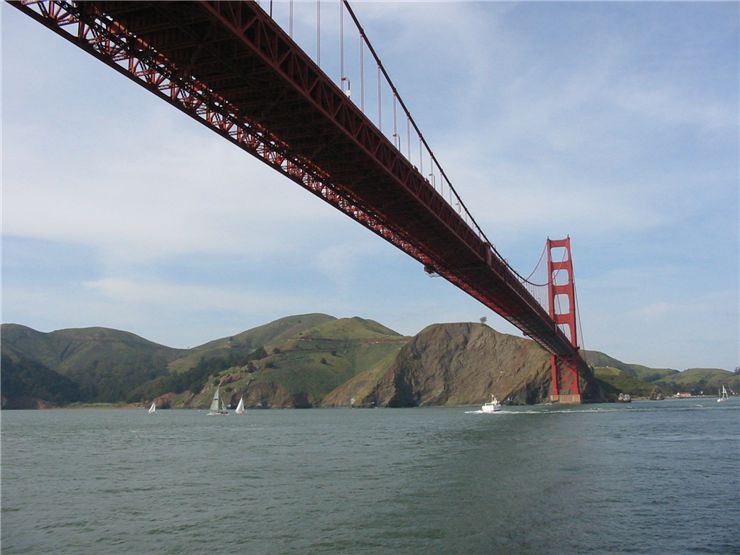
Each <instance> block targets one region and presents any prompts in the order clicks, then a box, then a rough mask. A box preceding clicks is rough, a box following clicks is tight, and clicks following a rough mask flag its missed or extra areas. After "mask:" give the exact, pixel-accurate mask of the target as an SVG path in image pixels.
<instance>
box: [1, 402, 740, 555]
mask: <svg viewBox="0 0 740 555" xmlns="http://www.w3.org/2000/svg"><path fill="white" fill-rule="evenodd" d="M699 405H703V406H699ZM470 411H471V408H468V409H465V408H429V409H405V410H404V409H395V410H393V409H374V410H361V409H360V410H342V409H336V410H329V409H327V410H304V411H301V410H283V411H280V410H266V411H249V412H248V413H247V414H246V415H245V416H243V417H237V416H235V415H233V414H232V415H229V416H227V417H207V416H205V414H204V412H202V411H158V412H157V413H156V414H155V415H147V413H146V411H145V410H114V409H109V410H92V409H90V410H47V411H15V412H3V414H2V552H3V553H8V554H10V553H75V554H76V553H95V554H99V553H177V554H180V553H223V554H226V553H270V554H272V553H312V554H313V553H351V554H354V553H424V554H435V553H444V554H447V553H466V554H467V553H506V554H512V553H521V554H528V553H531V554H544V553H569V554H570V553H650V554H655V553H666V554H669V553H670V554H680V553H722V554H727V553H739V552H740V532H738V530H739V527H738V524H740V522H739V521H738V516H737V515H738V509H740V487H739V486H740V484H739V480H738V476H739V475H740V399H737V398H735V399H732V400H730V401H728V402H726V403H721V404H717V403H716V402H715V401H714V400H711V399H709V400H700V401H697V400H693V399H692V400H686V401H683V400H681V401H673V400H671V401H663V402H636V403H632V404H631V405H600V406H598V405H591V406H583V407H578V408H572V409H570V408H563V407H537V408H531V407H526V408H525V407H522V408H511V409H507V410H505V411H503V412H502V413H497V414H493V415H490V414H475V413H471V412H470Z"/></svg>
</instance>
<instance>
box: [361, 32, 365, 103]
mask: <svg viewBox="0 0 740 555" xmlns="http://www.w3.org/2000/svg"><path fill="white" fill-rule="evenodd" d="M364 49H365V41H364V40H362V35H360V110H362V112H363V113H364V112H365V50H364Z"/></svg>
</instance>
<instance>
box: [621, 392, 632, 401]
mask: <svg viewBox="0 0 740 555" xmlns="http://www.w3.org/2000/svg"><path fill="white" fill-rule="evenodd" d="M617 402H618V403H631V402H632V396H631V395H630V394H629V393H620V394H619V397H617Z"/></svg>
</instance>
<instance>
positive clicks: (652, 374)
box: [581, 350, 678, 393]
mask: <svg viewBox="0 0 740 555" xmlns="http://www.w3.org/2000/svg"><path fill="white" fill-rule="evenodd" d="M581 354H582V355H583V357H584V359H585V360H586V362H587V363H588V364H590V365H591V366H593V367H594V368H616V369H618V370H621V371H622V372H624V373H625V374H626V375H628V376H632V377H634V378H637V379H638V380H643V381H647V382H654V381H656V380H659V379H660V378H664V377H666V376H670V375H673V374H678V370H672V369H670V368H649V367H647V366H643V365H641V364H627V363H625V362H622V361H621V360H617V359H616V358H612V357H610V356H609V355H607V354H604V353H601V352H599V351H586V350H584V351H581ZM625 393H627V392H625Z"/></svg>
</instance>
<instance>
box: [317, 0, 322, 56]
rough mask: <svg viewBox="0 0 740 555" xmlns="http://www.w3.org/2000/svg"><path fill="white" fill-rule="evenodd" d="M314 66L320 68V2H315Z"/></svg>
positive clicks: (319, 0) (318, 0)
mask: <svg viewBox="0 0 740 555" xmlns="http://www.w3.org/2000/svg"><path fill="white" fill-rule="evenodd" d="M316 65H318V66H319V67H321V0H316Z"/></svg>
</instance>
